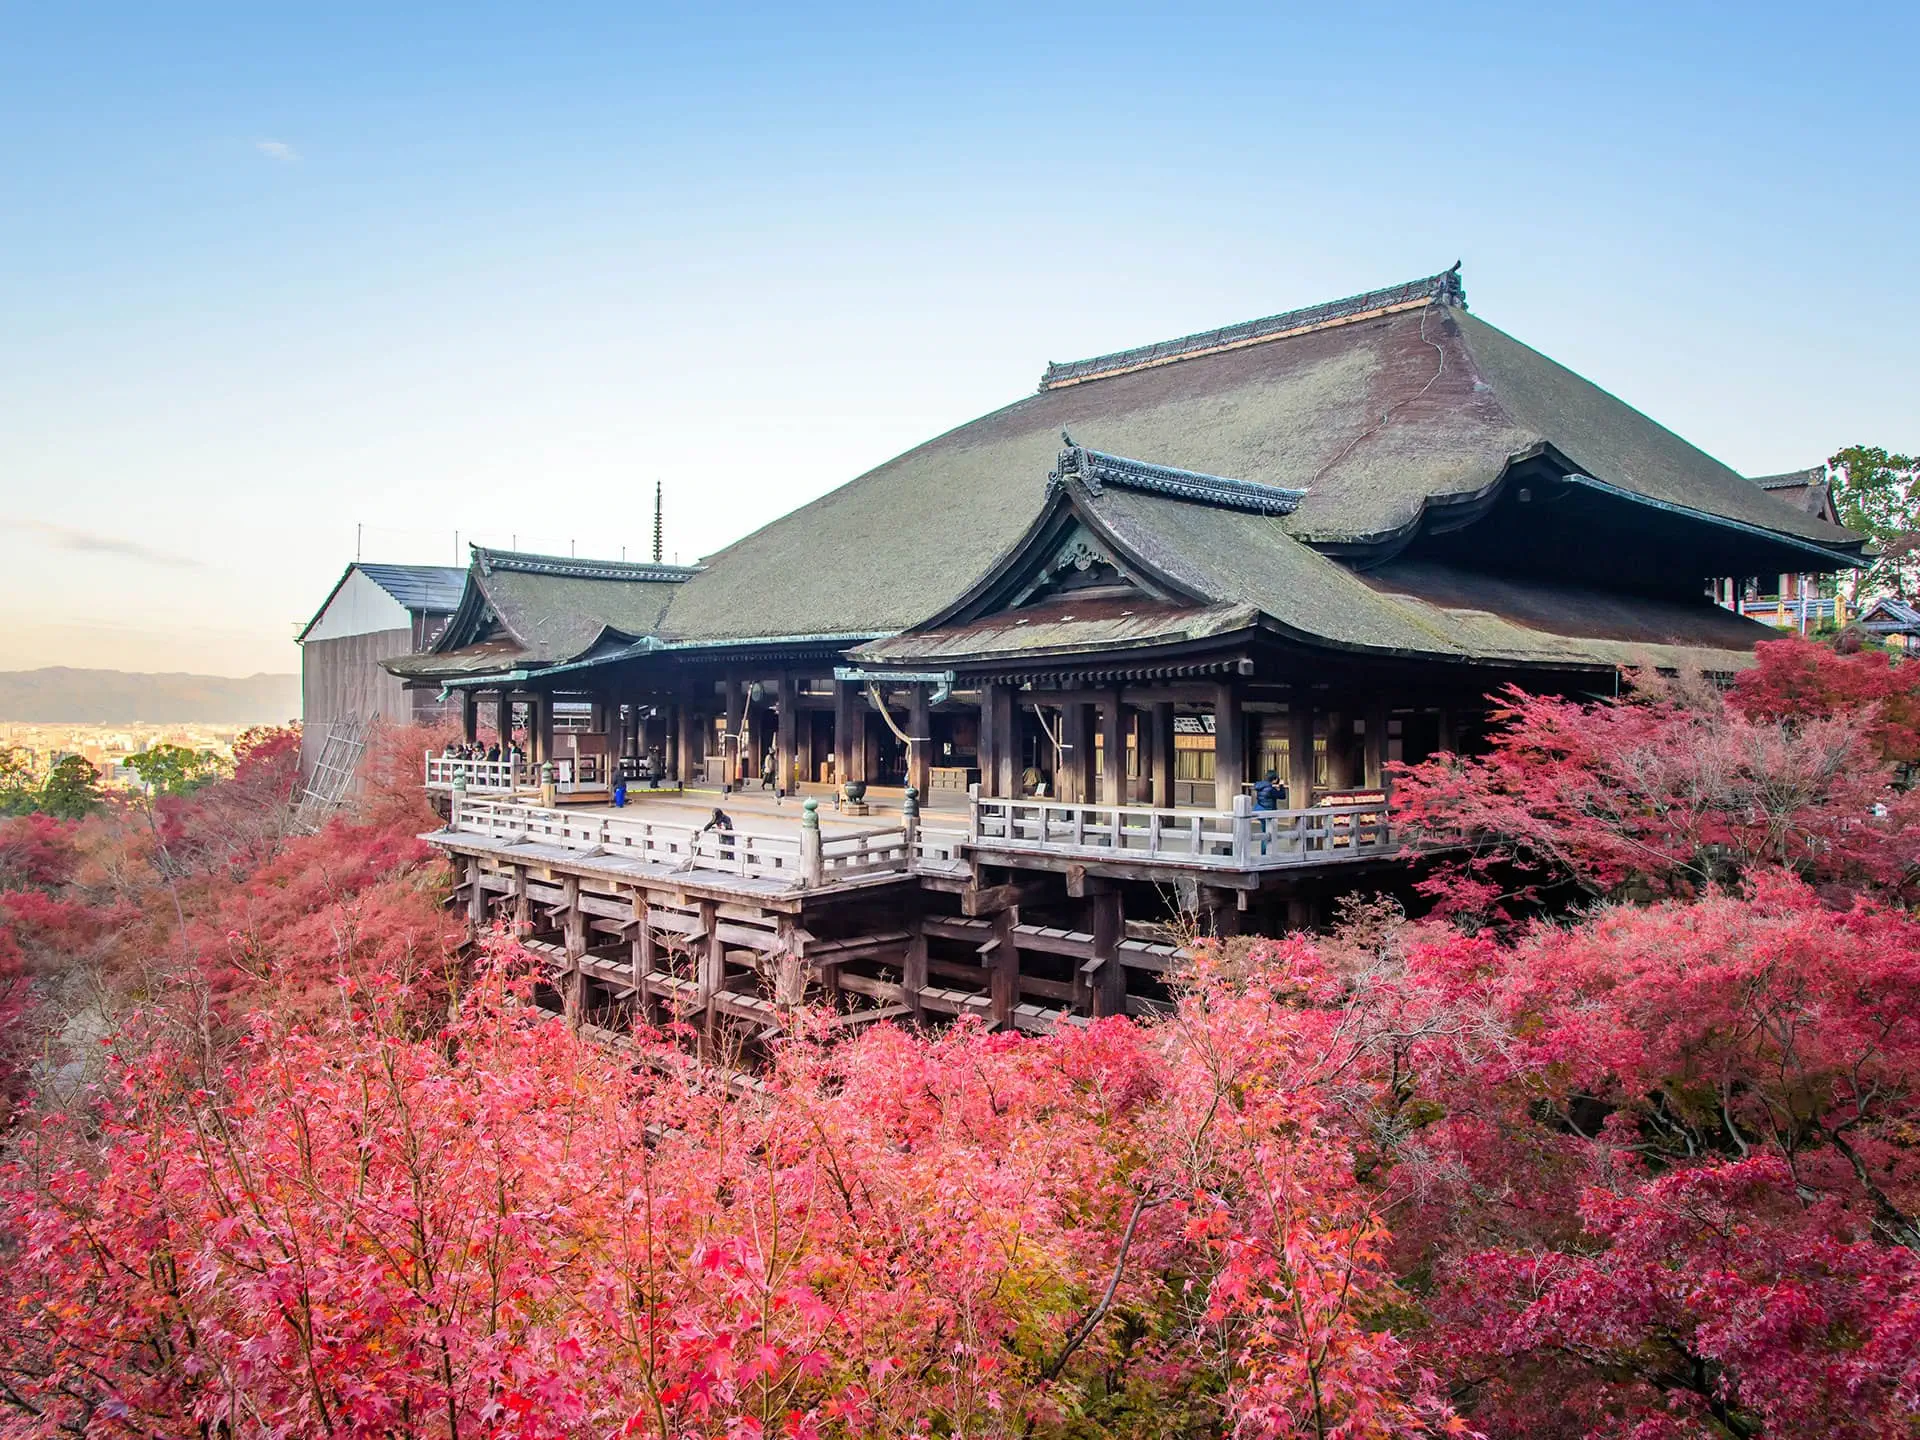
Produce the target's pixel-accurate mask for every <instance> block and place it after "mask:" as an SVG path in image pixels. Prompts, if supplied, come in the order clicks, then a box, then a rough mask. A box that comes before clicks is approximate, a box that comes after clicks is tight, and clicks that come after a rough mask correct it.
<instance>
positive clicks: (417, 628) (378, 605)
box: [298, 561, 467, 777]
mask: <svg viewBox="0 0 1920 1440" xmlns="http://www.w3.org/2000/svg"><path fill="white" fill-rule="evenodd" d="M466 578H467V572H466V570H465V569H464V568H461V569H455V568H454V567H452V566H449V565H368V564H363V563H361V562H359V561H355V562H354V563H353V564H351V565H349V566H348V567H347V568H346V571H345V572H344V573H343V574H342V575H341V576H340V579H339V581H338V582H337V583H336V584H335V585H334V587H333V590H332V591H331V592H330V593H329V594H328V596H327V598H326V601H325V603H323V604H322V605H321V606H320V609H319V611H318V612H317V613H316V614H315V615H314V617H313V619H311V620H309V621H308V622H307V624H306V627H305V628H304V629H303V630H301V632H300V635H299V637H298V638H299V642H300V700H301V705H300V715H301V726H302V732H303V737H304V738H303V740H302V742H301V751H300V766H301V773H302V774H303V775H306V776H309V777H310V776H311V775H312V774H313V769H314V766H315V764H316V763H317V762H318V759H319V755H320V752H321V749H322V748H323V747H324V745H325V744H326V740H327V737H328V736H329V735H330V734H332V733H333V731H334V729H335V727H336V726H337V725H339V724H340V723H341V722H343V721H360V722H363V723H364V722H366V721H369V720H373V719H375V718H379V719H383V720H390V721H393V722H395V723H398V724H403V725H409V724H413V723H415V722H431V721H434V720H437V719H439V718H440V717H441V715H442V714H443V713H444V710H445V707H444V705H443V704H442V702H441V701H440V700H439V698H438V695H437V692H436V691H434V690H419V689H414V690H409V689H407V688H406V685H405V683H404V682H403V681H401V680H399V679H398V678H396V677H395V676H393V675H390V674H388V673H387V671H386V670H384V669H383V668H382V662H384V661H388V660H393V659H397V658H399V657H400V656H403V655H412V654H415V653H417V652H419V651H422V650H425V649H427V648H428V647H429V646H431V645H432V644H433V643H434V642H435V641H436V640H437V639H439V637H440V632H441V631H442V630H444V629H445V628H446V625H447V620H448V618H449V617H450V616H451V615H452V614H453V612H454V610H455V609H457V608H458V607H459V604H460V594H461V590H462V588H463V587H464V586H465V584H466Z"/></svg>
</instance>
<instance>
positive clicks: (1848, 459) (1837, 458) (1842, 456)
mask: <svg viewBox="0 0 1920 1440" xmlns="http://www.w3.org/2000/svg"><path fill="white" fill-rule="evenodd" d="M1827 464H1828V466H1829V467H1831V471H1832V476H1833V502H1834V508H1835V509H1836V510H1838V511H1839V513H1840V523H1841V524H1842V525H1845V526H1846V527H1847V528H1848V529H1849V530H1854V531H1857V532H1859V533H1860V534H1862V535H1865V536H1866V537H1867V538H1868V539H1869V540H1870V541H1871V542H1872V548H1873V549H1874V550H1876V551H1878V552H1879V553H1878V555H1877V556H1875V557H1873V562H1872V564H1871V565H1869V566H1868V567H1867V568H1866V569H1865V570H1856V571H1855V572H1854V573H1853V575H1852V577H1851V584H1852V587H1853V593H1852V600H1853V603H1854V604H1856V605H1857V604H1858V603H1859V602H1860V597H1861V595H1862V594H1867V595H1872V594H1874V593H1876V592H1879V591H1883V590H1891V591H1893V593H1894V594H1896V595H1898V596H1900V597H1901V598H1902V599H1905V598H1906V597H1907V596H1909V595H1911V594H1912V593H1913V590H1914V583H1913V582H1914V572H1915V562H1916V551H1920V459H1916V458H1915V457H1914V456H1912V455H1895V454H1893V453H1891V452H1890V451H1887V450H1884V449H1882V448H1881V447H1880V446H1878V445H1849V446H1847V448H1846V449H1844V450H1842V451H1840V452H1839V453H1838V454H1836V455H1834V456H1833V457H1832V458H1831V459H1829V460H1828V461H1827Z"/></svg>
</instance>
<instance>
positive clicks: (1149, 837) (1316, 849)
mask: <svg viewBox="0 0 1920 1440" xmlns="http://www.w3.org/2000/svg"><path fill="white" fill-rule="evenodd" d="M972 812H973V815H972V826H971V828H970V831H969V834H968V839H967V843H968V845H969V846H970V847H972V848H973V849H975V850H979V851H989V852H991V851H999V852H1003V853H1006V854H1010V855H1053V856H1062V857H1069V858H1073V859H1091V860H1130V861H1138V862H1141V863H1145V864H1159V865H1177V866H1183V867H1196V866H1197V867H1202V868H1206V869H1215V870H1264V869H1271V868H1279V867H1282V866H1288V865H1323V864H1328V863H1331V862H1337V861H1345V860H1360V859H1366V858H1369V857H1373V856H1379V855H1386V854H1392V853H1393V851H1394V848H1395V845H1394V840H1393V834H1392V826H1391V824H1390V823H1389V819H1388V807H1387V804H1386V802H1385V800H1384V798H1369V799H1366V800H1362V801H1359V802H1357V803H1354V804H1345V805H1316V806H1315V807H1314V808H1312V809H1311V810H1255V809H1253V807H1252V805H1251V803H1250V802H1249V801H1247V800H1246V799H1245V798H1244V797H1243V798H1242V799H1241V800H1240V802H1239V803H1238V805H1236V807H1235V808H1234V809H1232V810H1150V809H1146V808H1144V807H1136V806H1132V805H1069V804H1065V803H1062V802H1060V801H1057V800H993V799H988V798H985V797H979V798H976V799H975V800H974V801H973V802H972Z"/></svg>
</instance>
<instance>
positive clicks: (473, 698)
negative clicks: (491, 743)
mask: <svg viewBox="0 0 1920 1440" xmlns="http://www.w3.org/2000/svg"><path fill="white" fill-rule="evenodd" d="M460 735H461V738H462V739H464V740H465V741H466V742H467V744H469V745H471V744H473V742H474V741H476V740H478V739H479V738H480V697H479V695H477V694H476V693H474V692H473V691H472V690H462V691H461V692H460Z"/></svg>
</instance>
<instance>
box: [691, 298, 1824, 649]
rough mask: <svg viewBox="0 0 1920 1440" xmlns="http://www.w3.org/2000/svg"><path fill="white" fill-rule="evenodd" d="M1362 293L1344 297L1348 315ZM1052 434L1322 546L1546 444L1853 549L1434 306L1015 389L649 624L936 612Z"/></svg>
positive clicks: (724, 554) (1640, 486)
mask: <svg viewBox="0 0 1920 1440" xmlns="http://www.w3.org/2000/svg"><path fill="white" fill-rule="evenodd" d="M1399 288H1403V287H1396V291H1395V292H1394V293H1396V294H1397V293H1398V289H1399ZM1381 293H1383V294H1384V293H1386V292H1381ZM1366 299H1367V297H1364V296H1363V297H1355V300H1354V301H1351V302H1343V304H1345V305H1347V306H1348V307H1349V308H1353V307H1354V306H1359V307H1360V308H1359V309H1358V310H1357V312H1356V313H1359V314H1362V315H1366V314H1370V313H1371V312H1369V311H1368V310H1367V309H1366V308H1365V307H1364V305H1362V304H1361V302H1364V301H1365V300H1366ZM1376 308H1381V307H1376ZM1089 363H1090V362H1089ZM1063 429H1065V430H1068V431H1071V432H1072V434H1073V436H1074V438H1075V439H1076V440H1078V441H1079V442H1081V443H1082V444H1085V445H1089V446H1092V447H1094V448H1096V449H1098V450H1101V451H1105V452H1109V453H1112V454H1118V455H1125V456H1132V457H1136V458H1138V459H1141V460H1147V461H1152V462H1155V463H1158V464H1163V465H1173V466H1179V467H1182V468H1184V469H1187V470H1192V471H1197V472H1201V473H1204V474H1207V475H1214V476H1229V477H1232V478H1234V479H1237V480H1242V481H1248V482H1252V483H1255V484H1260V485H1268V486H1277V487H1282V488H1286V489H1298V490H1304V491H1305V492H1306V494H1305V497H1304V498H1303V499H1302V500H1301V501H1300V503H1299V506H1298V508H1297V509H1296V510H1295V512H1294V513H1293V514H1292V515H1291V516H1290V517H1288V518H1287V519H1286V520H1285V521H1284V522H1281V524H1282V526H1283V533H1285V534H1288V535H1291V536H1294V537H1296V538H1300V539H1305V540H1308V541H1311V542H1313V543H1315V544H1321V545H1328V546H1354V545H1380V544H1385V543H1387V542H1390V541H1391V540H1392V539H1393V538H1394V537H1395V536H1397V535H1404V533H1405V532H1406V531H1407V530H1408V528H1409V527H1411V526H1414V525H1415V524H1417V523H1418V521H1419V520H1420V517H1421V515H1422V512H1423V510H1425V509H1426V508H1428V507H1429V506H1432V505H1434V504H1443V505H1444V504H1446V503H1448V502H1457V501H1460V500H1463V499H1467V498H1469V497H1473V496H1477V495H1482V494H1485V493H1487V492H1489V491H1490V490H1492V489H1493V488H1494V487H1495V486H1497V485H1498V484H1499V482H1500V480H1501V479H1502V477H1503V475H1504V474H1505V473H1506V471H1507V469H1508V466H1509V464H1510V462H1512V461H1514V460H1515V459H1516V458H1517V457H1525V456H1529V455H1534V454H1538V453H1540V452H1541V451H1542V450H1543V449H1544V448H1551V449H1552V450H1553V451H1555V452H1557V453H1558V454H1560V455H1563V456H1564V457H1566V459H1567V460H1568V461H1569V462H1570V463H1571V464H1572V465H1573V466H1575V467H1576V468H1577V469H1578V470H1579V471H1580V472H1581V473H1585V474H1588V475H1592V476H1594V477H1596V478H1597V479H1599V480H1601V481H1604V482H1605V483H1607V484H1608V485H1611V486H1614V487H1617V488H1618V489H1620V490H1623V491H1626V492H1629V493H1630V494H1634V495H1638V496H1641V497H1645V498H1647V499H1650V500H1654V501H1658V502H1662V503H1666V504H1671V505H1678V506H1682V507H1685V508H1686V509H1689V510H1694V511H1699V512H1702V513H1704V514H1707V515H1712V516H1718V517H1723V518H1726V519H1729V520H1735V521H1739V522H1742V523H1744V524H1747V525H1751V526H1756V527H1759V528H1760V529H1763V530H1767V531H1772V532H1776V533H1779V534H1783V535H1789V536H1794V537H1798V538H1800V539H1803V540H1810V541H1813V542H1815V543H1816V544H1819V545H1824V546H1832V547H1841V548H1845V547H1851V546H1854V545H1857V544H1858V537H1856V536H1853V535H1851V534H1849V533H1848V532H1846V531H1844V530H1840V529H1838V528H1837V527H1835V526H1833V525H1831V524H1828V523H1827V522H1825V521H1823V520H1821V519H1819V518H1818V517H1816V516H1813V515H1809V514H1807V513H1806V512H1805V511H1804V510H1801V509H1799V508H1798V507H1796V506H1793V505H1790V504H1786V503H1783V502H1782V501H1781V500H1779V499H1777V498H1776V497H1774V496H1772V495H1769V494H1768V493H1767V492H1766V491H1765V490H1762V489H1760V488H1759V487H1757V486H1755V485H1754V484H1752V483H1751V482H1750V481H1748V480H1746V479H1744V478H1743V477H1741V476H1740V475H1738V474H1736V473H1735V472H1734V471H1733V470H1731V469H1729V468H1728V467H1727V466H1725V465H1723V464H1721V463H1720V462H1719V461H1717V460H1715V459H1713V458H1712V457H1711V456H1709V455H1707V454H1705V453H1704V452H1702V451H1700V450H1698V449H1697V448H1695V447H1694V446H1692V445H1690V444H1688V443H1687V442H1686V441H1685V440H1682V439H1681V438H1680V437H1679V436H1677V435H1675V434H1674V433H1673V432H1672V431H1670V430H1668V429H1666V428H1665V427H1664V426H1661V425H1659V424H1657V423H1656V422H1655V421H1653V420H1651V419H1649V418H1648V417H1647V416H1645V415H1643V414H1641V413H1640V412H1639V411H1637V410H1635V409H1633V408H1632V407H1631V406H1629V405H1627V404H1625V403H1624V402H1622V401H1621V400H1619V399H1616V398H1615V397H1614V396H1612V395H1610V394H1608V393H1607V392H1606V391H1604V390H1602V389H1600V388H1599V387H1598V386H1596V385H1594V384H1592V383H1591V382H1589V381H1587V380H1584V379H1582V378H1581V377H1580V376H1578V375H1576V374H1574V373H1573V372H1572V371H1570V370H1568V369H1566V368H1565V367H1564V366H1561V365H1558V364H1556V363H1554V362H1553V361H1551V360H1549V359H1547V358H1546V357H1545V356H1543V355H1541V354H1540V353H1539V352H1537V351H1535V350H1532V349H1530V348H1528V347H1527V346H1525V345H1523V344H1521V343H1520V342H1519V341H1517V340H1515V339H1513V338H1512V337H1511V336H1508V335H1506V334H1504V333H1502V332H1501V331H1499V330H1497V329H1495V328H1494V327H1493V326H1491V325H1488V324H1487V323H1486V322H1484V321H1482V320H1480V319H1478V318H1477V317H1475V316H1473V315H1470V314H1468V313H1467V312H1466V311H1465V310H1464V309H1462V308H1460V307H1459V306H1457V305H1454V304H1450V303H1443V302H1442V301H1440V300H1435V301H1432V302H1430V303H1427V304H1424V305H1416V306H1413V307H1410V308H1409V307H1401V308H1397V309H1390V310H1389V313H1384V314H1372V318H1362V319H1339V320H1335V321H1332V322H1329V323H1326V324H1323V325H1321V326H1319V327H1318V328H1307V329H1305V330H1303V331H1288V332H1286V333H1283V334H1280V335H1279V336H1277V337H1276V338H1270V339H1258V338H1257V339H1255V340H1253V341H1252V342H1251V343H1238V344H1237V348H1226V349H1213V350H1204V349H1203V350H1201V351H1199V352H1198V353H1193V354H1190V355H1186V356H1184V357H1183V358H1182V357H1176V358H1173V359H1171V360H1166V361H1162V362H1159V363H1154V364H1152V365H1149V366H1147V367H1146V368H1139V369H1133V370H1126V371H1122V372H1121V373H1114V374H1108V375H1105V376H1104V378H1093V379H1084V380H1076V381H1075V382H1074V383H1071V384H1064V385H1057V386H1055V387H1054V388H1050V389H1045V390H1042V391H1041V392H1040V393H1038V394H1035V395H1031V396H1028V397H1027V398H1025V399H1023V400H1019V401H1016V402H1015V403H1014V404H1012V405H1009V406H1007V407H1005V408H1004V409H1001V410H996V411H994V412H993V413H992V414H990V415H986V416H983V417H981V418H980V419H978V420H974V421H972V422H970V423H968V424H965V425H962V426H960V427H958V428H957V429H954V430H950V431H948V432H947V433H946V434H944V435H941V436H939V437H938V438H936V439H933V440H929V441H928V442H926V443H925V444H924V445H920V446H918V447H916V448H914V449H912V450H909V451H908V452H907V453H906V454H904V455H901V456H899V457H897V458H896V459H893V460H890V461H888V462H887V463H886V464H884V465H881V466H879V467H878V468H876V469H874V470H870V471H868V472H867V473H866V474H864V475H862V476H860V477H858V478H857V479H855V480H852V481H850V482H848V483H847V484H846V485H843V486H841V487H840V488H839V489H837V490H834V491H832V492H830V493H829V494H827V495H824V496H822V497H821V498H820V499H818V500H815V501H813V502H812V503H811V504H808V505H803V506H801V507H800V508H799V509H797V510H795V511H793V512H792V513H790V514H788V515H785V516H782V517H781V518H780V519H778V520H775V521H773V522H772V523H771V524H769V525H766V526H764V527H762V528H761V529H759V530H757V531H755V532H754V533H752V534H751V535H748V536H747V537H746V538H745V539H743V540H740V541H738V542H737V543H735V544H733V545H731V546H729V547H727V548H726V549H725V550H722V551H720V552H719V553H717V554H715V555H713V556H710V557H709V558H708V559H707V561H706V562H705V564H704V566H703V568H702V570H701V572H700V573H699V574H698V575H696V576H694V577H693V578H692V579H691V580H689V581H688V582H687V583H686V584H685V585H684V586H682V587H681V588H680V589H679V591H678V592H677V593H676V594H675V595H674V597H673V603H672V605H671V607H670V608H669V610H668V614H667V621H666V630H665V634H666V636H667V637H668V638H687V639H721V638H748V637H752V636H756V635H773V634H783V635H784V634H792V633H795V632H796V631H807V632H816V633H861V632H864V633H885V632H892V631H896V630H900V629H904V628H906V627H907V626H910V625H913V624H915V623H917V622H918V621H920V620H922V619H925V618H926V617H928V616H930V615H932V614H935V613H937V612H939V611H940V610H941V609H943V608H944V607H945V606H946V605H947V604H948V603H949V602H950V601H951V600H952V599H953V598H954V597H956V596H958V595H960V594H961V593H962V592H964V591H965V590H966V589H967V588H968V587H969V586H970V585H971V584H972V583H973V582H974V581H975V580H976V579H977V578H978V577H979V576H980V575H981V574H982V573H983V572H984V571H985V570H986V569H987V567H988V566H989V565H991V564H992V562H993V560H994V558H995V557H996V556H998V555H999V554H1000V553H1001V552H1002V551H1004V550H1005V549H1006V548H1007V547H1008V546H1009V545H1011V544H1012V543H1013V541H1014V540H1015V539H1017V538H1018V537H1019V536H1020V535H1021V533H1022V532H1023V531H1024V530H1025V529H1026V527H1027V525H1028V524H1029V523H1030V522H1031V521H1032V519H1033V518H1034V516H1035V515H1036V514H1037V513H1038V512H1039V509H1040V506H1041V503H1042V500H1043V495H1042V491H1041V489H1040V487H1039V486H1038V485H1037V484H1036V483H1035V477H1036V476H1039V475H1042V474H1044V473H1045V472H1046V470H1047V468H1048V466H1049V464H1050V462H1051V461H1052V459H1053V456H1054V453H1055V451H1056V449H1057V447H1058V445H1059V436H1060V433H1061V431H1062V430H1063Z"/></svg>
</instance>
